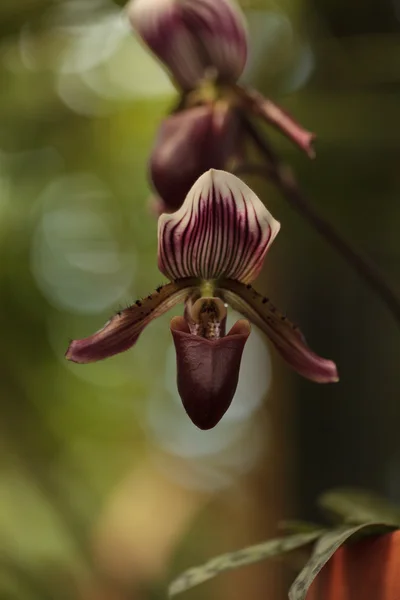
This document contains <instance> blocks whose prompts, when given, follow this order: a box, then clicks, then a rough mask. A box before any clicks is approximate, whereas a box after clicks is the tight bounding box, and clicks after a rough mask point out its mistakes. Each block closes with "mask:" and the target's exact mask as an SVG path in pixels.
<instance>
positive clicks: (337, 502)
mask: <svg viewBox="0 0 400 600" xmlns="http://www.w3.org/2000/svg"><path fill="white" fill-rule="evenodd" d="M318 504H319V506H320V507H321V508H322V509H323V510H324V512H326V513H328V514H329V515H330V516H331V517H333V518H334V519H336V520H337V519H339V521H341V522H342V523H343V522H346V523H352V524H354V525H357V524H362V523H367V522H369V521H378V522H381V523H388V524H393V525H396V526H399V527H400V509H399V508H398V507H397V506H395V505H394V504H391V503H390V502H388V501H387V500H385V499H384V498H381V497H380V496H378V495H376V494H373V493H372V492H367V491H365V490H361V489H352V488H343V489H335V490H330V491H328V492H325V493H324V494H323V495H322V496H321V497H320V498H319V499H318Z"/></svg>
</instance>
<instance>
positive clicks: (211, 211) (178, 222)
mask: <svg viewBox="0 0 400 600" xmlns="http://www.w3.org/2000/svg"><path fill="white" fill-rule="evenodd" d="M279 229H280V224H279V223H278V221H276V220H275V219H274V218H273V216H272V215H271V214H270V213H269V212H268V210H267V209H266V208H265V206H264V205H263V203H262V202H261V200H260V199H259V198H258V197H257V196H256V195H255V194H254V192H252V190H251V189H250V188H249V187H248V186H247V185H246V184H245V183H243V181H241V180H240V179H238V178H237V177H235V175H232V174H230V173H226V172H225V171H217V170H214V169H211V170H210V171H208V172H207V173H204V174H203V175H202V176H201V177H200V178H199V179H198V180H197V181H196V183H195V184H194V185H193V187H192V188H191V190H190V191H189V193H188V195H187V196H186V199H185V202H184V203H183V205H182V206H181V208H180V209H179V210H178V211H176V212H175V213H173V214H171V215H166V214H163V215H161V216H160V218H159V220H158V266H159V269H160V271H161V272H162V273H164V275H166V276H167V277H168V278H169V279H172V280H175V279H181V278H183V277H199V278H201V279H204V280H212V279H219V278H220V277H225V278H229V279H235V280H237V281H242V282H243V283H248V282H251V281H253V280H254V279H255V278H256V277H257V275H258V273H259V272H260V270H261V268H262V265H263V262H264V258H265V254H266V252H267V250H268V248H269V246H270V245H271V243H272V241H273V239H274V238H275V236H276V235H277V233H278V231H279Z"/></svg>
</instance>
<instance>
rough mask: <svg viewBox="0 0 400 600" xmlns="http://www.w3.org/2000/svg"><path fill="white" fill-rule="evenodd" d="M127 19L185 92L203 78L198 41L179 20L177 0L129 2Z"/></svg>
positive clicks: (180, 9) (135, 0) (180, 10)
mask: <svg viewBox="0 0 400 600" xmlns="http://www.w3.org/2000/svg"><path fill="white" fill-rule="evenodd" d="M127 15H128V18H129V20H130V22H131V24H132V26H133V28H134V29H135V31H136V32H137V33H138V34H139V35H140V37H141V38H142V40H143V41H144V42H145V44H146V45H147V46H148V47H149V48H150V50H152V52H153V53H154V54H155V55H156V56H157V58H158V59H159V60H160V61H161V62H162V63H164V64H165V65H166V67H167V68H168V69H169V70H170V71H171V73H172V75H173V77H174V79H175V80H176V81H177V83H178V84H179V85H180V86H181V87H182V88H183V89H185V90H190V89H192V88H194V87H195V86H196V84H197V83H198V82H199V81H200V80H201V79H202V78H203V77H204V64H203V60H202V57H201V55H200V54H199V49H198V42H197V40H196V38H195V37H194V36H193V35H192V33H191V32H190V31H189V30H188V28H187V26H186V24H185V23H184V21H183V18H182V6H181V3H180V2H178V1H177V0H131V2H129V3H128V6H127Z"/></svg>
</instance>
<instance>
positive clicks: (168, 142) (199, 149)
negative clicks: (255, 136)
mask: <svg viewBox="0 0 400 600" xmlns="http://www.w3.org/2000/svg"><path fill="white" fill-rule="evenodd" d="M239 135H240V123H239V120H238V117H237V115H236V112H235V111H234V109H232V108H230V107H229V106H228V104H227V103H225V102H216V103H212V104H207V105H204V106H195V107H192V108H187V109H185V110H183V111H181V112H179V113H176V114H173V115H171V116H169V117H167V118H166V119H164V121H163V122H162V124H161V127H160V129H159V132H158V136H157V139H156V142H155V145H154V148H153V151H152V154H151V158H150V176H151V179H152V182H153V185H154V187H155V189H156V191H157V193H158V194H159V196H160V197H161V199H162V201H163V206H164V209H165V210H166V211H174V210H176V209H178V208H179V207H180V206H181V205H182V203H183V201H184V199H185V196H186V194H187V193H188V191H189V190H190V188H191V187H192V185H193V184H194V182H195V181H196V180H197V179H198V178H199V177H200V175H202V174H203V173H204V172H205V171H208V170H209V169H212V168H213V169H224V168H226V164H227V161H228V160H229V159H230V158H231V157H232V156H234V155H235V153H236V152H237V147H238V144H239Z"/></svg>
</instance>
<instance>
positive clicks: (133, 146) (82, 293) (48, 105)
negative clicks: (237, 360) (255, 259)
mask: <svg viewBox="0 0 400 600" xmlns="http://www.w3.org/2000/svg"><path fill="white" fill-rule="evenodd" d="M122 4H123V3H122V2H121V3H120V6H118V4H116V3H113V2H112V1H111V0H2V2H1V4H0V249H1V262H0V323H1V340H2V343H1V345H0V353H1V361H0V373H1V377H0V399H1V416H0V427H1V434H0V448H1V454H0V468H1V475H0V598H1V600H3V599H14V598H21V599H22V600H24V599H32V600H34V599H36V598H68V599H70V598H71V599H72V598H82V599H85V600H86V599H87V600H89V599H90V600H106V599H107V600H117V599H121V600H122V599H133V598H135V599H136V598H138V599H148V598H154V599H158V598H164V597H166V586H167V583H168V582H169V581H170V580H171V579H172V578H173V577H174V576H176V575H178V574H179V572H180V571H181V570H183V569H184V568H186V567H189V566H192V565H195V564H197V563H200V562H202V561H204V560H206V559H208V558H210V557H212V556H214V555H216V554H218V553H220V552H224V551H228V550H233V549H236V548H240V547H242V546H245V545H249V544H253V543H257V542H259V541H261V540H263V539H265V538H267V537H268V536H271V535H273V534H274V533H275V532H276V527H277V522H278V520H279V519H280V518H282V517H285V518H286V517H289V516H298V517H300V516H301V517H308V518H313V519H317V518H318V515H316V514H315V509H314V499H315V497H316V495H317V494H318V493H319V492H320V491H322V490H324V489H326V488H328V487H332V486H335V485H348V484H351V485H359V486H364V487H368V488H371V489H374V490H376V491H379V492H381V493H383V494H385V495H387V496H388V497H390V498H391V499H393V500H398V501H400V439H399V434H398V431H399V423H400V402H399V400H400V398H399V383H400V370H399V351H400V342H399V335H398V329H397V325H396V323H395V321H394V320H393V319H392V317H391V315H390V314H389V312H388V311H387V309H386V307H385V306H384V305H383V304H382V303H381V301H380V300H379V298H377V297H375V296H374V295H373V294H372V292H370V290H369V289H367V288H366V286H365V285H364V284H363V282H361V281H360V280H359V279H358V277H357V276H356V275H355V274H354V273H353V272H352V270H351V269H350V268H349V267H348V266H347V265H346V264H344V263H343V261H342V259H341V258H340V257H338V256H336V255H335V253H334V252H333V251H332V250H331V249H330V248H329V247H327V246H326V244H325V243H324V242H323V240H321V239H320V238H319V236H318V234H317V233H315V232H314V231H312V230H311V229H310V228H309V226H308V225H307V224H305V223H303V222H302V220H301V219H300V217H298V216H297V215H296V214H294V213H293V212H292V211H291V210H290V209H289V208H288V207H287V206H286V204H285V201H284V200H283V199H282V198H281V197H280V196H279V194H278V193H276V192H275V191H274V190H272V189H271V188H267V187H263V185H264V184H262V183H260V181H259V180H258V181H257V180H256V179H250V178H249V179H248V181H249V183H251V184H252V185H253V187H254V189H255V190H256V191H257V193H259V195H260V196H261V197H262V198H263V199H264V200H265V202H266V204H267V206H268V208H269V209H270V210H271V212H272V213H273V215H274V216H275V217H276V218H277V219H279V220H280V221H281V223H282V230H281V233H280V235H279V236H278V238H277V240H276V242H275V244H274V247H273V248H272V250H271V252H270V254H269V256H268V260H267V261H266V266H265V271H264V273H263V275H262V276H261V277H260V282H259V283H258V288H259V289H260V290H264V291H265V293H267V294H268V296H270V297H271V298H272V299H273V301H274V302H275V303H276V304H277V305H278V306H279V307H281V308H282V309H283V310H286V311H287V312H288V315H289V316H290V317H291V318H292V319H293V320H294V321H295V322H298V323H299V324H300V325H301V328H302V330H303V332H304V333H305V335H306V336H307V339H308V340H309V342H310V345H311V346H312V347H313V348H314V349H315V350H316V351H317V352H319V353H320V354H322V355H323V356H327V357H329V358H332V359H334V360H335V361H336V363H337V364H338V367H339V371H340V375H341V382H340V383H339V384H336V385H330V386H329V385H328V386H318V385H316V384H312V383H310V382H307V381H304V380H301V379H300V378H299V377H298V376H296V375H295V374H292V373H291V372H289V371H288V369H287V368H286V366H285V365H283V364H282V363H281V361H280V360H279V359H277V358H276V356H275V354H274V353H273V351H271V354H270V352H269V349H268V346H267V344H266V340H265V339H264V337H263V336H262V335H261V334H259V333H258V332H255V331H253V333H252V336H251V338H250V341H249V343H248V346H247V348H246V351H245V355H244V359H243V367H242V370H241V379H240V384H239V388H238V392H237V394H236V397H235V400H234V403H233V405H232V407H231V409H230V411H229V412H228V414H227V415H226V416H225V417H224V419H223V421H222V422H221V423H220V424H219V425H218V427H217V428H216V429H214V430H212V431H209V432H200V431H197V430H196V429H195V428H194V426H193V425H192V424H191V422H190V421H189V419H188V418H187V417H186V415H185V413H184V411H183V408H182V407H181V405H180V400H179V397H178V395H177V391H176V387H175V363H174V360H175V357H174V352H173V348H172V340H171V337H170V334H169V327H168V323H169V319H170V317H171V314H169V315H166V316H165V317H163V318H160V319H159V320H158V321H157V322H155V323H154V324H152V325H151V326H150V327H149V328H148V330H146V332H145V333H144V334H143V336H142V337H141V339H140V343H139V344H138V345H137V346H136V347H135V348H134V349H132V350H131V351H129V352H128V353H126V354H124V355H121V356H117V357H115V358H112V359H109V360H107V361H105V362H104V363H99V364H93V365H86V366H79V365H74V364H70V363H68V362H67V361H65V360H64V358H63V355H64V352H65V349H66V347H67V344H68V341H69V339H71V338H76V337H83V336H85V335H88V334H89V333H92V332H93V331H95V330H96V329H98V328H100V327H101V326H102V325H103V324H104V323H105V321H106V320H107V319H108V318H109V316H110V315H112V314H113V312H114V311H116V310H118V308H119V307H120V306H125V305H127V304H129V303H131V302H132V301H134V300H135V299H136V298H137V297H139V296H141V295H143V296H144V295H147V294H148V293H149V292H151V290H152V289H154V288H155V287H156V286H157V285H159V284H160V283H161V282H162V277H161V276H160V273H159V272H158V269H157V261H156V221H155V219H154V216H153V215H152V213H151V207H150V204H149V200H148V198H149V196H150V195H151V190H150V189H149V187H148V184H147V180H146V163H147V158H148V153H149V151H150V149H151V145H152V141H153V136H154V134H155V131H156V128H157V126H158V123H159V122H160V120H161V118H162V117H163V115H164V114H165V112H166V111H167V110H168V109H169V107H170V106H171V105H172V104H173V102H174V100H175V91H174V90H173V88H172V86H171V84H170V83H169V80H168V78H167V76H166V75H165V73H164V72H163V70H162V69H161V67H160V66H159V65H158V64H157V62H156V61H155V60H153V58H152V57H151V56H150V55H148V54H147V53H146V52H145V50H144V49H143V48H142V47H141V45H140V44H139V43H138V41H137V40H136V39H135V38H134V37H133V36H132V35H131V34H130V33H129V28H128V25H127V23H126V21H125V20H124V18H123V16H122V15H121V6H122ZM242 4H243V7H244V8H245V9H246V14H247V16H248V19H249V26H250V31H251V38H250V39H251V43H252V48H251V57H250V60H249V65H248V69H247V71H246V74H245V77H244V80H245V81H247V82H251V83H252V84H253V85H257V86H258V87H259V89H260V90H261V91H263V92H264V93H265V94H267V95H270V96H271V97H272V98H273V99H274V100H277V101H280V102H281V104H282V105H283V106H285V107H286V108H287V109H289V110H290V111H291V112H292V113H293V114H294V115H295V116H296V117H297V118H298V119H299V120H300V121H301V122H302V123H303V124H304V125H305V126H306V127H307V128H309V129H311V130H312V131H315V132H317V134H318V141H317V145H316V149H317V160H316V161H314V162H311V161H308V160H307V159H306V158H305V157H304V156H303V155H302V154H301V153H300V152H298V151H297V150H296V149H294V148H292V146H291V145H290V143H289V142H287V141H286V140H284V139H282V138H280V137H279V135H278V134H276V133H274V132H270V133H271V139H272V140H273V141H274V143H275V144H276V148H277V149H278V151H279V152H280V153H281V155H282V156H283V158H284V159H285V160H286V161H287V162H289V163H291V164H292V165H293V167H294V169H295V171H296V172H297V174H298V178H299V181H300V183H301V185H302V187H303V189H304V191H305V192H306V193H307V194H308V195H309V197H310V201H312V202H313V203H314V204H315V205H317V206H318V207H319V209H320V211H321V213H322V214H324V215H325V216H326V217H327V218H328V219H329V220H331V221H332V222H334V223H335V224H336V225H337V226H338V228H340V230H341V231H342V233H343V234H344V235H345V236H346V237H347V238H349V239H351V240H352V242H353V243H354V244H355V245H357V246H358V247H359V248H361V249H362V250H363V251H364V252H365V253H366V254H368V255H369V256H370V257H371V258H372V259H373V260H374V261H375V262H376V263H377V264H378V265H379V266H380V268H381V269H382V271H383V272H384V273H385V274H386V275H387V277H388V279H390V280H391V281H392V282H393V284H394V285H395V286H397V288H399V280H400V278H399V275H400V272H399V257H400V237H399V228H400V205H399V198H400V108H399V107H400V1H399V0H374V1H371V2H369V3H365V2H363V1H361V0H350V2H349V1H348V0H334V1H333V0H314V1H313V0H282V1H281V2H278V1H277V0H259V1H256V0H254V1H252V2H243V3H242ZM175 314H179V310H178V311H176V313H175ZM291 577H293V572H291V571H290V570H289V569H288V568H285V569H282V566H281V565H279V564H278V563H275V564H273V565H267V564H260V565H256V566H253V567H247V568H244V569H241V570H240V571H237V572H234V573H227V574H224V575H222V576H220V577H219V578H218V579H216V580H215V581H213V582H210V583H208V584H206V586H204V587H201V588H198V589H194V590H193V591H191V592H188V594H187V597H189V598H193V599H197V598H202V597H204V594H205V595H206V596H207V597H227V598H232V599H236V598H237V599H239V598H243V597H248V598H250V597H251V598H258V597H260V598H261V597H268V598H271V599H274V600H275V599H280V598H283V597H284V596H285V590H286V584H287V582H288V581H290V578H291Z"/></svg>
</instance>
